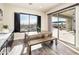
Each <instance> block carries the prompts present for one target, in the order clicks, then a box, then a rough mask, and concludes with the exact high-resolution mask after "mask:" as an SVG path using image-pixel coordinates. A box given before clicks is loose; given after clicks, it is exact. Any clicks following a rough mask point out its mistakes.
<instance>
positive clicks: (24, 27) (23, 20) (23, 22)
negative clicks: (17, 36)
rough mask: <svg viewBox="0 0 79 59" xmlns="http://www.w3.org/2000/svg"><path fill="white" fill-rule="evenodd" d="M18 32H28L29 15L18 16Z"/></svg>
mask: <svg viewBox="0 0 79 59" xmlns="http://www.w3.org/2000/svg"><path fill="white" fill-rule="evenodd" d="M20 31H29V15H25V14H20Z"/></svg>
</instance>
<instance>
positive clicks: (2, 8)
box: [0, 4, 4, 30]
mask: <svg viewBox="0 0 79 59" xmlns="http://www.w3.org/2000/svg"><path fill="white" fill-rule="evenodd" d="M0 9H1V10H2V11H4V5H3V4H0ZM2 24H3V18H2V20H1V21H0V30H1V27H2Z"/></svg>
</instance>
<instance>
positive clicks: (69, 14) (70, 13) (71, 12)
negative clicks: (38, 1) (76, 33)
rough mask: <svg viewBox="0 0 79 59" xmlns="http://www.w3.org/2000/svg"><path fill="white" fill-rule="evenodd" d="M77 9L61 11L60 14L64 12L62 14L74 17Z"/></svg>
mask: <svg viewBox="0 0 79 59" xmlns="http://www.w3.org/2000/svg"><path fill="white" fill-rule="evenodd" d="M74 10H75V9H72V10H68V11H65V12H63V13H60V14H62V15H64V16H68V17H73V14H74V12H75V11H74Z"/></svg>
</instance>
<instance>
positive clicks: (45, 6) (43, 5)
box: [10, 3, 59, 12]
mask: <svg viewBox="0 0 79 59" xmlns="http://www.w3.org/2000/svg"><path fill="white" fill-rule="evenodd" d="M10 5H14V6H19V7H26V8H29V9H34V10H38V11H42V12H47V11H48V10H50V9H51V8H54V7H56V6H57V5H59V3H10Z"/></svg>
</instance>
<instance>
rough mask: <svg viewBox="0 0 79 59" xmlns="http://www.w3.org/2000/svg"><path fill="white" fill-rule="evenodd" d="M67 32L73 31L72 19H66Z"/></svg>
mask: <svg viewBox="0 0 79 59" xmlns="http://www.w3.org/2000/svg"><path fill="white" fill-rule="evenodd" d="M66 19H67V20H66V30H67V31H72V18H66Z"/></svg>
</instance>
